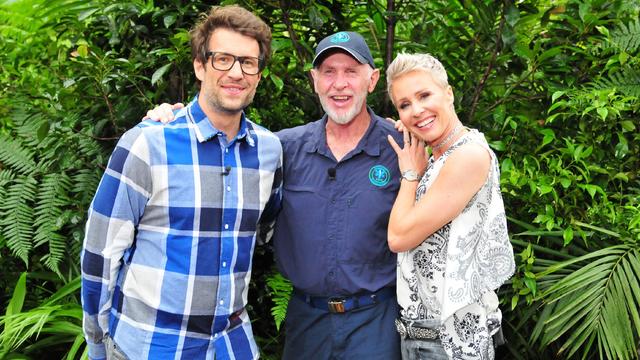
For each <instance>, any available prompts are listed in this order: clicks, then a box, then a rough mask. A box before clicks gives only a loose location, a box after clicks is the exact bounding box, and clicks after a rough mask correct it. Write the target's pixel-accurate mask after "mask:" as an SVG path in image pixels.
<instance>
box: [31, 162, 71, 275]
mask: <svg viewBox="0 0 640 360" xmlns="http://www.w3.org/2000/svg"><path fill="white" fill-rule="evenodd" d="M71 187H72V184H71V179H70V178H69V176H68V175H67V174H66V173H59V174H48V175H46V176H44V178H43V179H42V181H41V183H40V191H39V192H38V197H37V205H36V207H35V219H36V220H35V222H34V224H33V225H34V227H35V228H36V232H35V235H34V237H33V243H34V245H33V246H34V248H37V247H40V246H43V245H44V244H48V245H49V252H48V254H46V255H44V257H43V258H42V260H43V261H44V264H45V265H46V266H47V267H48V268H49V269H51V270H52V271H54V272H56V273H58V275H62V274H61V273H60V269H59V265H60V263H61V262H62V261H63V260H64V259H65V258H66V257H67V256H68V255H73V254H68V249H67V239H66V237H64V236H62V235H61V234H60V232H59V230H60V229H61V228H62V227H63V226H64V225H65V223H66V222H67V220H68V219H65V216H64V214H65V211H64V208H65V207H68V206H70V205H71V199H70V198H69V196H68V193H69V191H70V189H71Z"/></svg>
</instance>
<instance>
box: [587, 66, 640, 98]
mask: <svg viewBox="0 0 640 360" xmlns="http://www.w3.org/2000/svg"><path fill="white" fill-rule="evenodd" d="M596 87H598V88H609V89H614V88H615V89H617V90H618V91H619V92H620V93H621V94H623V95H627V96H634V97H640V70H638V69H629V68H625V69H623V70H622V71H620V72H617V73H613V74H610V75H609V77H608V78H602V79H600V80H599V81H598V82H597V83H596Z"/></svg>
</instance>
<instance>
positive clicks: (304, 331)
mask: <svg viewBox="0 0 640 360" xmlns="http://www.w3.org/2000/svg"><path fill="white" fill-rule="evenodd" d="M313 66H314V68H313V69H312V70H311V75H312V76H313V81H314V87H315V92H316V93H317V94H318V97H319V98H320V103H321V104H322V108H323V109H324V111H325V112H326V114H325V115H324V116H323V117H322V118H321V119H320V120H317V121H315V122H312V123H309V124H306V125H303V126H299V127H296V128H292V129H287V130H282V131H280V132H278V133H277V135H278V137H279V138H280V141H281V142H282V148H283V151H284V162H285V165H284V173H283V174H284V175H283V177H284V194H283V206H282V210H281V212H280V214H279V215H278V218H277V220H276V227H275V233H274V246H275V254H276V260H277V264H278V267H279V269H280V270H281V271H282V273H283V274H284V275H285V276H286V277H287V278H289V279H290V280H291V282H292V283H293V286H294V293H293V296H292V298H291V301H290V302H289V307H288V310H287V319H286V328H285V329H286V338H285V341H286V344H285V351H284V358H285V359H385V360H388V359H398V358H400V349H399V337H398V334H397V333H396V331H395V327H394V319H395V317H396V316H397V314H398V307H397V303H396V297H395V281H396V257H395V255H394V254H392V253H391V252H390V251H389V248H388V246H387V223H388V220H389V213H390V211H391V207H392V205H393V201H394V199H395V196H396V193H397V191H398V188H399V182H400V173H399V171H398V166H397V161H396V157H395V153H394V152H393V150H392V149H391V147H390V146H388V144H387V143H386V140H385V139H386V137H387V135H388V134H391V135H393V136H396V137H397V138H399V137H398V132H397V131H396V130H395V129H394V126H393V125H392V124H391V123H390V122H389V121H387V120H385V119H382V118H380V117H379V116H377V115H376V114H374V113H373V111H372V110H371V109H369V108H368V107H367V101H366V99H367V95H368V93H370V92H372V91H373V90H374V88H375V86H376V83H377V82H378V78H379V76H380V73H379V70H378V69H376V68H375V65H374V62H373V57H372V56H371V52H370V51H369V48H368V46H367V44H366V43H365V41H364V39H363V38H362V36H360V35H359V34H357V33H354V32H339V33H336V34H333V35H331V36H328V37H327V38H325V39H323V40H322V41H321V42H320V43H319V44H318V47H317V49H316V56H315V59H314V60H313Z"/></svg>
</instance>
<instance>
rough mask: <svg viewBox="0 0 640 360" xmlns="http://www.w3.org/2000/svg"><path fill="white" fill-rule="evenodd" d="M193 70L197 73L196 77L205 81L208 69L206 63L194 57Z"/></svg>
mask: <svg viewBox="0 0 640 360" xmlns="http://www.w3.org/2000/svg"><path fill="white" fill-rule="evenodd" d="M193 72H195V73H196V78H198V80H200V81H204V77H205V75H206V72H207V69H206V68H205V65H204V64H203V63H202V62H200V60H198V58H195V59H193Z"/></svg>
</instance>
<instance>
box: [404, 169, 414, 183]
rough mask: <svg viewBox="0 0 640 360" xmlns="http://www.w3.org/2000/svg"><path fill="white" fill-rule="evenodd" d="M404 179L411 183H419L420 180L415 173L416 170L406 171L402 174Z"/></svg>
mask: <svg viewBox="0 0 640 360" xmlns="http://www.w3.org/2000/svg"><path fill="white" fill-rule="evenodd" d="M402 177H403V178H404V179H407V180H409V181H417V180H418V173H417V172H415V170H406V171H404V172H403V173H402Z"/></svg>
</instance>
